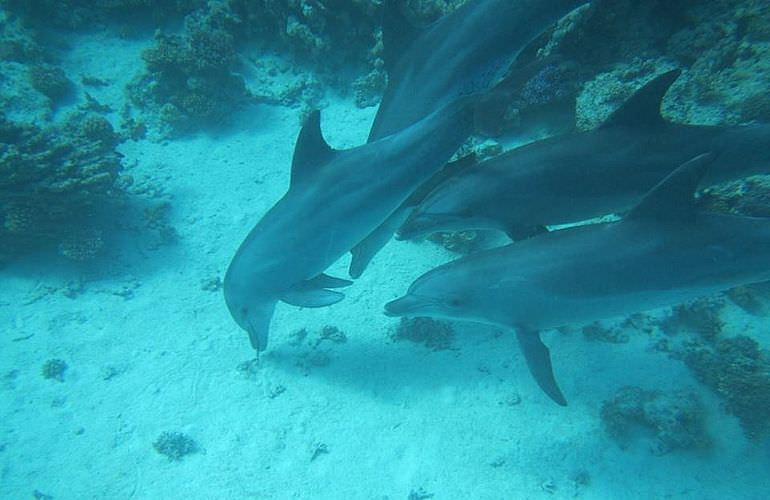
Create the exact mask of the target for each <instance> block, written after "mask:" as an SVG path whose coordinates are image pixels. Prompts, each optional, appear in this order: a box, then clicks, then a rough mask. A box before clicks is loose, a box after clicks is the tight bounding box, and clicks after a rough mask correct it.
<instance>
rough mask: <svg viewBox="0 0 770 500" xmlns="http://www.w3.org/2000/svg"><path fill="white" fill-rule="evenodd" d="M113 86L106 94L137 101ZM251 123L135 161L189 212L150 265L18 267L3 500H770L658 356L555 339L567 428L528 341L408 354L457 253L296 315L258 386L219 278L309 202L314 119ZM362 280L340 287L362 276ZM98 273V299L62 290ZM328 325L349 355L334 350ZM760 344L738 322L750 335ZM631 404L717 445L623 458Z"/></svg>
mask: <svg viewBox="0 0 770 500" xmlns="http://www.w3.org/2000/svg"><path fill="white" fill-rule="evenodd" d="M105 44H110V45H111V47H110V50H105V49H104V47H105ZM73 46H74V49H73V50H72V52H71V53H70V57H69V60H68V62H67V64H68V65H69V69H68V71H71V72H72V73H73V74H78V73H79V72H87V73H89V74H94V75H97V76H100V77H103V78H109V79H112V80H114V81H117V82H120V81H121V79H123V80H125V78H127V76H130V75H132V74H134V73H135V72H136V70H137V65H139V64H140V62H141V61H140V59H139V56H138V53H139V50H141V48H142V46H140V44H137V43H136V42H116V41H115V40H111V39H110V40H107V39H102V38H101V37H100V36H98V35H90V36H86V37H83V39H82V40H80V41H79V42H78V43H76V44H74V45H73ZM105 54H109V55H111V56H112V57H115V54H122V55H121V57H119V58H117V59H118V60H119V61H121V63H120V64H106V63H105V60H104V57H106V55H105ZM78 70H80V71H78ZM115 88H117V89H122V86H121V85H113V86H112V87H111V89H112V90H110V89H105V90H103V91H101V92H102V94H101V95H97V97H98V98H99V99H101V100H103V101H106V102H109V101H110V99H114V102H116V103H117V102H119V101H120V99H122V96H121V95H120V93H119V92H117V93H116V91H115V90H114V89H115ZM110 92H113V95H110ZM328 101H329V106H328V107H327V108H326V109H324V111H323V116H322V128H323V130H324V133H325V135H326V137H327V139H328V141H329V142H330V143H331V144H332V145H333V146H334V147H336V148H347V147H352V146H355V145H359V144H361V143H363V142H364V140H365V138H366V135H367V132H368V128H369V125H370V123H371V120H372V118H373V116H374V111H375V110H374V109H372V108H370V109H365V110H360V109H357V108H356V107H355V106H354V105H353V103H352V101H351V100H346V99H342V98H334V97H329V98H328ZM115 108H116V109H120V106H119V105H117V104H116V105H115ZM236 122H237V127H233V130H231V131H229V132H227V133H222V134H218V135H215V136H211V135H203V134H201V135H199V136H196V137H193V138H188V139H180V140H174V141H169V142H164V143H157V142H149V141H140V142H127V143H124V144H123V145H122V146H121V147H120V150H121V152H122V153H123V154H124V155H125V156H126V158H125V165H126V166H127V167H126V172H125V173H127V174H130V175H132V176H133V177H134V178H135V179H137V180H139V181H142V182H147V183H150V184H152V185H155V186H158V187H161V188H162V190H163V191H164V192H165V193H166V194H167V195H168V196H170V197H171V198H172V206H173V210H172V212H171V220H170V223H171V225H172V226H173V227H174V228H175V229H176V231H177V233H178V236H179V237H178V241H177V242H176V244H174V245H169V246H163V247H160V248H158V249H149V250H148V249H147V248H144V247H143V245H142V244H141V243H140V242H139V241H134V240H133V236H131V233H130V232H129V234H128V236H126V237H125V238H123V239H122V240H121V244H120V247H119V248H112V252H111V254H110V257H109V260H110V262H109V263H108V265H106V266H105V268H106V269H107V270H106V271H101V272H99V273H95V274H94V273H89V272H85V271H84V270H83V269H77V268H73V267H72V266H68V267H66V268H63V267H62V266H61V265H60V264H61V263H60V262H59V263H55V262H42V263H41V262H39V261H31V260H29V261H25V262H20V263H17V264H15V265H13V266H11V267H9V268H6V269H5V270H4V271H3V277H2V287H0V320H1V321H2V325H3V326H4V328H3V329H4V334H3V336H2V339H0V342H2V352H0V360H1V366H2V374H0V375H2V379H0V402H1V403H2V405H1V406H0V412H2V413H1V414H0V463H1V464H2V469H1V470H0V498H4V499H5V498H7V499H16V498H19V499H23V498H31V497H34V495H35V493H36V492H37V493H40V494H46V495H50V496H51V497H53V498H55V499H57V500H58V499H83V498H116V499H128V498H148V499H151V498H201V499H209V498H211V499H218V498H275V499H284V498H286V499H359V498H360V499H386V498H388V499H407V498H410V499H419V498H429V496H428V495H431V494H432V495H434V496H433V498H436V499H466V498H468V499H530V498H531V499H539V498H586V499H593V498H596V499H609V498H612V499H657V498H691V499H698V500H705V499H714V500H717V499H720V500H721V499H727V498H730V499H757V500H759V499H764V498H767V497H768V494H767V492H768V491H770V476H769V475H768V471H770V452H768V449H767V445H764V446H760V445H758V444H756V443H750V442H748V441H747V440H746V439H745V438H744V437H743V434H742V432H741V429H740V428H739V425H738V423H737V421H736V420H735V419H734V418H733V417H730V416H728V415H726V414H725V413H724V411H723V410H722V409H721V407H720V402H719V401H718V400H716V399H715V398H714V397H713V396H712V395H711V393H710V392H709V391H708V390H707V389H706V388H704V387H702V386H700V385H699V384H698V383H697V382H696V381H695V380H694V379H693V378H692V376H691V374H690V373H689V371H687V370H686V368H685V367H684V365H683V364H682V363H681V362H679V361H675V360H671V359H669V358H667V357H665V356H664V355H663V354H661V353H657V352H652V351H650V350H649V349H647V340H646V339H643V338H632V339H631V341H630V342H629V343H627V344H622V345H613V344H603V343H597V342H590V341H588V340H585V339H584V338H583V337H582V335H579V334H578V333H579V332H577V331H576V332H575V333H573V334H561V333H557V332H547V333H546V335H545V341H546V342H547V343H548V344H549V345H550V346H551V349H552V355H553V359H554V365H555V369H556V372H557V373H556V375H557V378H558V379H559V381H560V384H561V386H562V389H563V390H564V392H565V394H566V395H567V398H568V399H569V401H570V406H568V407H566V408H560V407H558V406H556V405H554V404H553V403H552V402H551V401H550V400H549V399H548V398H547V397H546V396H544V395H543V394H542V393H541V392H540V390H539V389H538V388H537V386H536V385H535V384H534V382H533V381H532V380H531V378H530V376H529V374H528V372H527V369H526V366H525V364H524V361H523V359H522V357H521V355H520V353H519V350H518V347H517V345H516V342H515V339H514V337H513V335H511V334H510V333H503V332H500V331H497V330H495V329H491V328H487V327H480V326H476V325H471V324H456V325H455V330H456V339H455V341H454V344H453V348H452V349H450V350H444V351H431V350H429V349H427V348H425V347H424V346H421V345H418V344H412V343H409V342H393V341H392V340H391V338H390V336H389V334H388V333H389V331H392V329H393V328H394V327H395V326H396V325H397V320H394V319H391V318H387V317H385V316H384V315H383V314H382V307H383V304H384V303H385V302H387V301H388V300H391V299H393V298H395V297H397V296H398V295H400V294H401V293H403V292H404V291H405V290H406V288H407V286H408V284H409V283H410V282H411V281H412V280H413V279H414V278H415V277H417V276H418V275H420V274H421V273H422V272H424V271H426V270H427V269H430V268H431V267H433V266H435V265H436V264H439V263H442V262H445V261H447V260H449V259H451V258H452V257H453V256H452V255H451V254H449V253H447V252H446V251H444V250H443V249H441V248H439V247H437V246H435V245H432V244H429V243H407V242H397V241H392V242H391V243H390V244H389V245H388V246H387V247H386V248H385V249H384V250H383V251H382V252H381V253H380V254H379V255H378V256H377V257H376V259H375V260H374V261H373V263H372V265H371V267H370V268H369V269H368V271H367V272H366V273H365V274H364V276H363V277H362V278H361V279H360V280H357V281H356V283H355V284H354V285H353V286H351V287H349V288H348V289H346V290H345V293H346V295H347V298H346V299H345V300H344V301H342V302H341V303H339V304H336V305H334V306H332V307H329V308H325V309H316V310H310V309H298V308H295V307H291V306H286V305H283V304H281V305H279V307H278V309H277V311H276V314H275V317H274V319H273V323H272V328H271V347H270V349H269V350H268V351H267V352H266V353H265V354H263V355H262V357H261V360H260V362H259V365H258V366H257V365H252V366H251V369H246V370H244V369H243V368H240V369H239V366H240V365H241V364H242V363H245V362H249V361H250V360H251V359H253V351H252V350H251V349H250V347H249V344H248V340H247V336H246V334H245V333H244V332H243V331H241V330H240V329H239V328H238V327H237V326H236V325H235V323H234V322H233V321H232V319H231V318H230V316H229V314H228V312H227V310H226V308H225V306H224V301H223V298H222V294H221V291H209V290H205V289H203V288H202V281H205V280H207V279H210V278H212V277H216V276H220V277H221V276H222V275H223V273H224V269H225V268H226V266H227V264H228V263H229V261H230V259H231V258H232V255H233V254H234V252H235V250H236V248H237V246H238V245H239V244H240V242H241V241H242V240H243V238H244V237H245V235H246V234H247V233H248V231H249V230H250V229H251V227H252V226H253V225H254V224H255V223H256V222H257V220H258V219H259V217H261V215H262V214H264V213H265V211H266V210H268V209H269V208H270V206H272V204H273V203H274V202H275V201H276V200H277V199H278V198H279V197H280V196H281V195H282V194H283V192H284V191H285V189H286V188H287V185H288V179H289V168H290V163H291V156H292V152H293V147H294V140H295V138H296V135H297V132H298V129H299V124H298V118H297V111H296V110H293V109H285V108H279V107H268V106H257V107H255V108H252V109H249V110H248V111H247V112H244V113H243V114H242V116H239V117H238V118H237V120H236ZM320 229H322V228H320ZM138 238H139V236H137V239H138ZM347 263H348V257H345V258H343V259H341V260H340V262H338V263H337V264H335V265H334V266H333V267H332V268H331V269H330V271H329V273H330V274H332V275H334V276H341V277H344V276H346V274H347V273H346V269H347ZM82 276H85V278H84V286H83V291H82V293H80V294H79V295H77V297H76V298H68V297H66V296H65V295H64V294H62V293H61V287H62V286H63V284H64V283H67V282H68V281H71V280H73V279H79V278H81V277H82ZM326 325H333V326H335V327H337V328H339V329H340V330H341V331H342V332H344V333H345V335H346V338H347V341H346V342H344V343H335V342H332V341H330V340H321V341H319V339H320V332H321V330H322V329H323V327H324V326H326ZM303 328H305V329H306V330H307V332H308V337H307V338H306V339H305V340H304V341H302V342H297V338H296V336H294V335H293V334H294V332H296V331H298V330H300V329H303ZM761 328H762V326H761V325H760V324H759V323H758V321H757V320H756V319H753V318H751V317H748V316H746V315H742V314H739V313H738V312H735V311H733V312H732V313H731V316H730V321H729V330H730V332H733V333H735V334H737V333H746V332H748V333H752V332H753V333H756V331H757V330H759V329H761ZM52 358H59V359H62V360H65V361H66V363H67V364H68V366H69V368H68V370H67V371H66V374H65V378H64V381H63V382H58V381H56V380H49V379H45V378H43V377H42V375H41V367H42V365H43V363H44V362H45V361H46V360H48V359H52ZM624 385H639V386H641V387H644V388H655V389H661V390H668V389H679V388H688V389H691V390H694V391H696V392H697V393H698V394H700V395H701V397H702V398H703V400H704V401H705V403H706V407H707V408H708V413H709V415H708V422H709V426H710V428H709V430H710V432H711V434H712V436H713V437H714V438H715V443H714V446H713V448H712V449H711V450H709V451H708V452H703V453H683V452H679V453H677V452H674V453H670V454H666V455H663V456H657V455H655V454H653V453H651V452H650V450H649V449H648V448H649V447H648V446H646V445H645V441H644V440H640V442H639V445H638V446H632V447H630V448H628V449H621V448H620V447H619V446H618V445H617V444H616V443H615V442H613V441H612V440H610V439H609V438H608V436H607V435H606V433H605V432H604V431H603V430H602V426H601V421H600V418H599V412H600V408H601V404H602V401H604V400H606V399H608V398H609V397H611V396H612V394H614V392H615V391H616V390H617V389H618V388H619V387H622V386H624ZM166 431H174V432H183V433H185V434H187V435H189V436H190V437H192V438H193V439H194V440H195V441H196V442H197V443H198V445H199V451H198V452H197V453H194V454H191V455H189V456H186V457H185V458H184V459H183V460H181V461H170V460H168V459H167V458H166V457H165V456H162V455H160V454H159V453H157V452H156V450H155V449H154V448H153V442H154V441H155V440H156V439H157V438H158V436H159V435H160V434H161V433H163V432H166ZM586 478H588V480H587V481H586V480H585V479H586Z"/></svg>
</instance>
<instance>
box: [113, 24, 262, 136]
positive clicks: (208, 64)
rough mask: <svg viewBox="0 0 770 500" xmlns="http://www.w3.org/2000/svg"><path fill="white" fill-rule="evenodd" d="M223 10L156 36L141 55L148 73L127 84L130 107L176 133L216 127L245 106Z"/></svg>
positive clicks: (242, 87)
mask: <svg viewBox="0 0 770 500" xmlns="http://www.w3.org/2000/svg"><path fill="white" fill-rule="evenodd" d="M234 22H235V20H234V19H233V18H232V17H231V16H230V15H229V11H227V10H226V9H222V10H217V9H212V10H211V11H209V12H208V13H206V14H200V13H195V14H191V15H189V16H188V17H187V18H186V20H185V29H184V33H183V34H182V35H167V34H163V33H160V32H159V33H157V34H156V36H155V45H153V46H152V47H150V48H148V49H146V50H145V51H144V52H143V53H142V59H144V61H145V64H146V67H147V71H146V72H145V73H143V74H140V75H138V76H137V77H136V78H135V79H134V81H133V82H132V83H131V84H130V85H129V86H128V89H127V91H128V95H129V97H130V99H131V100H132V102H133V103H134V104H135V105H138V106H140V107H143V108H145V109H146V110H147V111H150V112H152V113H154V114H155V115H157V116H158V118H159V119H160V121H161V122H163V123H164V124H165V125H166V126H167V127H169V128H170V132H173V133H181V132H187V131H190V130H195V129H198V128H200V127H202V126H207V125H211V124H218V123H221V122H223V121H224V119H225V117H227V116H229V115H230V114H231V113H233V112H234V111H236V110H237V109H238V108H240V107H241V105H242V104H244V103H245V102H247V100H248V94H247V92H246V87H245V84H244V82H243V78H241V77H240V76H238V75H236V74H235V73H234V70H235V62H236V52H235V45H234V40H233V37H232V35H231V34H230V33H229V31H228V29H232V27H231V25H232V24H233V23H234Z"/></svg>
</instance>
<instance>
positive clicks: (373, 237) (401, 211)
mask: <svg viewBox="0 0 770 500" xmlns="http://www.w3.org/2000/svg"><path fill="white" fill-rule="evenodd" d="M411 210H412V207H411V206H407V205H401V206H400V207H398V208H397V209H396V210H395V211H394V212H393V213H391V214H390V215H389V216H388V218H387V219H385V221H383V222H382V224H380V225H379V226H377V227H376V228H375V229H374V230H373V231H372V232H371V233H369V235H368V236H366V238H364V239H363V240H361V241H359V242H358V243H357V244H356V246H354V247H353V248H351V249H350V255H351V259H350V268H349V269H348V274H350V277H351V278H359V277H361V275H362V274H363V273H364V271H365V270H366V267H367V266H368V265H369V262H371V261H372V259H373V258H374V256H375V255H376V254H377V252H379V251H380V250H381V249H382V247H384V246H385V245H386V244H387V243H388V241H390V238H391V236H393V233H394V232H395V231H396V229H398V228H399V226H401V224H403V222H404V221H405V220H406V217H407V216H408V215H409V213H410V212H411Z"/></svg>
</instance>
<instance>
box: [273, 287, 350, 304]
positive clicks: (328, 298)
mask: <svg viewBox="0 0 770 500" xmlns="http://www.w3.org/2000/svg"><path fill="white" fill-rule="evenodd" d="M344 298H345V294H342V293H340V292H334V291H332V290H325V289H323V288H316V289H312V290H308V289H305V288H300V289H296V290H291V291H289V292H287V293H285V294H284V295H283V296H282V297H281V300H282V301H284V302H286V303H287V304H291V305H293V306H297V307H326V306H330V305H332V304H336V303H337V302H339V301H340V300H342V299H344Z"/></svg>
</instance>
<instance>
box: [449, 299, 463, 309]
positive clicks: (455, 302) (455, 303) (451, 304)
mask: <svg viewBox="0 0 770 500" xmlns="http://www.w3.org/2000/svg"><path fill="white" fill-rule="evenodd" d="M447 304H448V305H449V307H460V304H462V300H460V297H449V298H448V299H447Z"/></svg>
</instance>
